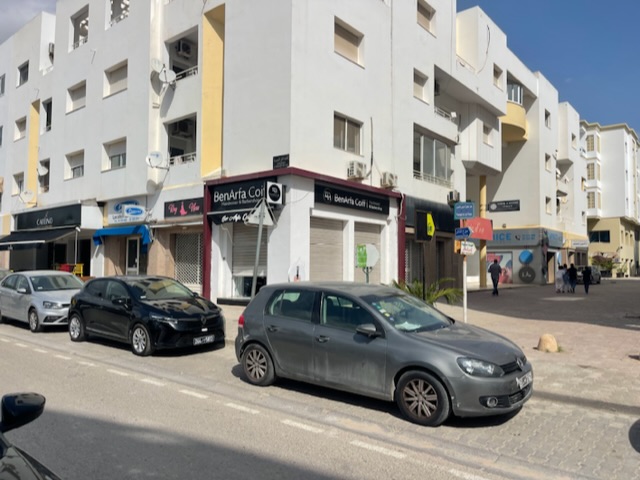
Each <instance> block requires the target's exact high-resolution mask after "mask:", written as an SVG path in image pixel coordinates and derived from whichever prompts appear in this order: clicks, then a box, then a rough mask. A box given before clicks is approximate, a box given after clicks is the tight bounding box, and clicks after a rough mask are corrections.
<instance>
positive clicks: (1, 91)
mask: <svg viewBox="0 0 640 480" xmlns="http://www.w3.org/2000/svg"><path fill="white" fill-rule="evenodd" d="M4 79H5V75H0V97H1V96H2V95H4Z"/></svg>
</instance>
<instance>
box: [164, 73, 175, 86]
mask: <svg viewBox="0 0 640 480" xmlns="http://www.w3.org/2000/svg"><path fill="white" fill-rule="evenodd" d="M164 82H165V83H168V84H170V85H173V84H174V83H176V72H174V71H173V70H165V71H164Z"/></svg>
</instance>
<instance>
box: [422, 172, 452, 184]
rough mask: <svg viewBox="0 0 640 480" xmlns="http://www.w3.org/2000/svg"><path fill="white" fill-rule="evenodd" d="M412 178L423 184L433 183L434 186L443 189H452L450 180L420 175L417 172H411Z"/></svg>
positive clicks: (426, 174) (425, 174) (424, 174)
mask: <svg viewBox="0 0 640 480" xmlns="http://www.w3.org/2000/svg"><path fill="white" fill-rule="evenodd" d="M413 178H416V179H418V180H422V181H424V182H429V183H435V184H436V185H442V186H443V187H447V188H453V181H452V180H451V179H447V178H442V177H436V176H435V175H430V174H428V173H422V172H419V171H418V170H414V171H413Z"/></svg>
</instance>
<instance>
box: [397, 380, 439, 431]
mask: <svg viewBox="0 0 640 480" xmlns="http://www.w3.org/2000/svg"><path fill="white" fill-rule="evenodd" d="M395 396H396V403H397V404H398V408H399V409H400V412H401V413H402V415H404V417H405V418H407V419H408V420H410V421H411V422H413V423H417V424H419V425H425V426H429V427H437V426H438V425H441V424H442V423H443V422H444V421H445V420H446V419H447V418H448V417H449V412H450V408H451V407H450V404H449V395H447V391H446V390H445V388H444V386H443V385H442V383H441V382H440V381H439V380H437V379H436V378H435V377H433V376H432V375H429V374H428V373H425V372H407V373H405V374H404V375H402V376H401V377H400V380H399V381H398V385H397V387H396V393H395Z"/></svg>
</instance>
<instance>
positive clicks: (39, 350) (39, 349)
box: [33, 348, 49, 353]
mask: <svg viewBox="0 0 640 480" xmlns="http://www.w3.org/2000/svg"><path fill="white" fill-rule="evenodd" d="M33 351H34V352H38V353H49V352H47V351H46V350H43V349H41V348H34V349H33Z"/></svg>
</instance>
